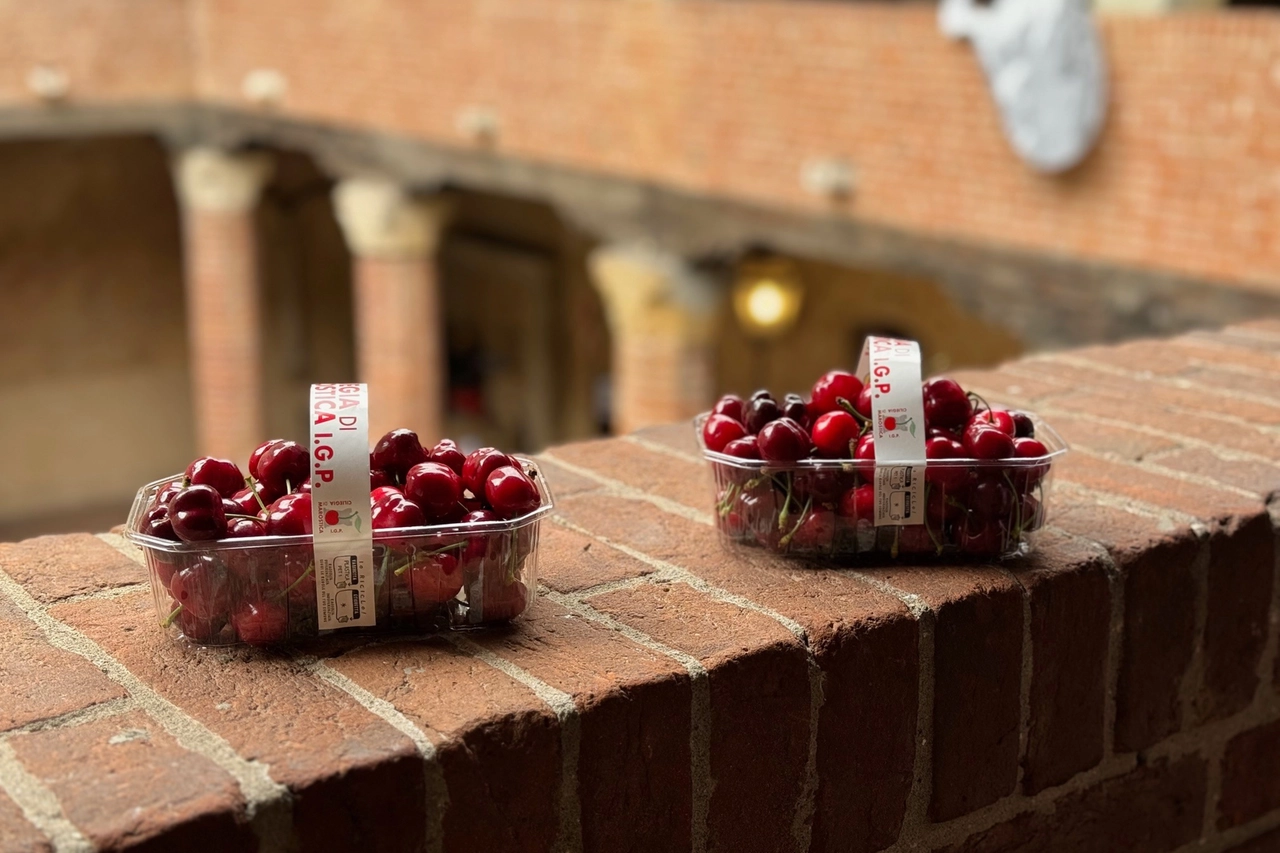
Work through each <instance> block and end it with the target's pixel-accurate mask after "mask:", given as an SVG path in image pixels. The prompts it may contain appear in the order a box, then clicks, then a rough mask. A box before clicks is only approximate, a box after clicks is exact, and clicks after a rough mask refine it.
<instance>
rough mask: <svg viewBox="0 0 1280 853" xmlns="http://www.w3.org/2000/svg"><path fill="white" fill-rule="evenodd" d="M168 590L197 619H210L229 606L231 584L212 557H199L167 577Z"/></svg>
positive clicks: (219, 614)
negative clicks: (210, 558)
mask: <svg viewBox="0 0 1280 853" xmlns="http://www.w3.org/2000/svg"><path fill="white" fill-rule="evenodd" d="M169 594H170V595H172V596H173V598H174V600H175V601H177V602H178V603H179V604H181V605H182V609H183V610H185V611H187V612H189V613H191V614H192V615H193V616H195V617H197V618H199V619H213V618H215V617H218V616H221V615H223V614H225V613H226V612H227V611H228V610H229V609H230V607H231V584H230V583H229V580H228V578H227V575H226V572H225V571H224V570H223V569H222V567H221V566H219V565H218V564H216V563H214V562H213V561H212V560H200V561H199V562H196V563H194V564H192V565H189V566H187V567H186V568H184V569H182V570H181V571H179V572H177V573H175V574H174V576H173V577H172V578H170V579H169Z"/></svg>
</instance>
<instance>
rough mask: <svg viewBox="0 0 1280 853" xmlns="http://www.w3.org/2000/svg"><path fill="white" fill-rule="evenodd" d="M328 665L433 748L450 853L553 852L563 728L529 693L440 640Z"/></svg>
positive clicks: (363, 651) (367, 650) (358, 653)
mask: <svg viewBox="0 0 1280 853" xmlns="http://www.w3.org/2000/svg"><path fill="white" fill-rule="evenodd" d="M328 664H329V665H330V666H332V667H333V668H334V669H335V670H337V671H338V672H340V673H342V674H343V675H345V676H347V677H348V678H350V679H352V680H353V681H355V682H356V683H357V684H359V685H360V686H361V687H364V688H365V689H366V690H369V691H370V692H372V693H373V694H374V695H375V696H377V697H378V698H380V699H384V700H386V701H387V702H391V703H392V704H394V705H395V706H396V708H397V709H398V710H399V711H400V712H401V713H402V714H404V715H405V716H407V717H409V719H411V720H412V721H413V722H414V723H415V724H417V725H418V726H419V727H420V728H422V729H423V731H424V732H425V733H426V734H427V735H428V737H429V738H430V739H431V741H432V743H433V745H434V746H435V747H436V756H437V760H438V761H439V762H440V766H441V768H442V769H443V771H444V778H445V785H446V788H447V791H448V806H447V808H446V810H445V812H444V815H443V819H442V824H443V841H444V847H445V849H446V850H484V851H490V850H492V851H526V850H527V851H531V853H532V851H544V850H546V851H549V850H551V849H553V847H552V845H553V844H554V842H555V840H556V832H557V829H558V818H559V809H560V802H561V798H562V797H563V796H564V792H562V791H561V789H560V767H561V751H560V729H559V724H558V723H557V721H556V717H555V714H554V713H553V712H552V711H551V709H550V708H549V707H547V706H546V705H545V704H544V703H542V702H541V701H540V700H538V699H537V698H536V697H535V696H534V694H533V692H532V691H531V690H529V688H527V687H525V686H524V685H522V684H520V683H519V682H517V681H515V680H513V679H512V678H510V677H509V676H507V675H504V674H503V673H501V672H499V671H498V670H496V669H494V668H493V667H491V666H489V665H488V664H486V663H483V662H481V661H479V660H477V659H476V658H474V657H470V656H468V655H466V654H464V653H462V652H461V651H459V650H458V649H456V648H455V647H454V646H452V645H451V644H449V643H448V642H446V641H445V640H443V639H433V640H427V641H413V640H408V641H404V642H396V643H388V644H385V645H375V646H365V647H361V648H357V649H355V650H353V651H350V652H348V653H347V654H344V655H341V656H339V657H336V658H332V659H330V660H329V661H328Z"/></svg>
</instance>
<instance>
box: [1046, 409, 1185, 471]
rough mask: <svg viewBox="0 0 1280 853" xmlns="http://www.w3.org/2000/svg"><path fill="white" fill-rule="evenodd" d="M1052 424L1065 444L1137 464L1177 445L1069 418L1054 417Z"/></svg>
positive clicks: (1129, 430) (1163, 439) (1171, 441)
mask: <svg viewBox="0 0 1280 853" xmlns="http://www.w3.org/2000/svg"><path fill="white" fill-rule="evenodd" d="M1048 420H1049V424H1050V426H1052V427H1053V428H1054V429H1055V430H1057V432H1058V434H1059V435H1061V436H1062V437H1063V439H1065V440H1066V442H1067V444H1068V446H1071V447H1078V448H1086V447H1087V448H1088V449H1089V450H1091V451H1093V452H1095V453H1114V454H1117V455H1118V456H1121V457H1122V458H1125V459H1132V460H1138V459H1142V458H1143V457H1145V456H1149V455H1150V454H1152V453H1158V452H1160V451H1162V450H1175V449H1177V448H1178V447H1179V445H1178V443H1177V442H1175V441H1173V440H1171V439H1166V438H1160V437H1158V436H1154V435H1149V434H1147V433H1144V432H1138V431H1137V430H1132V429H1124V428H1123V427H1116V426H1108V425H1104V424H1098V423H1094V422H1093V421H1088V420H1085V419H1083V418H1077V417H1073V416H1071V415H1067V414H1059V413H1056V412H1055V413H1054V415H1053V417H1051V418H1049V419H1048Z"/></svg>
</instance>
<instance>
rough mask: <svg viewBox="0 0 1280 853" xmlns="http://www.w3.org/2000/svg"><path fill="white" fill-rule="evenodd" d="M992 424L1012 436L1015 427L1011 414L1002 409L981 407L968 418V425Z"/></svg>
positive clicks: (1015, 429) (1015, 430)
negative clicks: (980, 409) (981, 408)
mask: <svg viewBox="0 0 1280 853" xmlns="http://www.w3.org/2000/svg"><path fill="white" fill-rule="evenodd" d="M975 425H981V426H993V427H995V428H996V429H998V430H1000V431H1001V432H1002V433H1004V434H1005V435H1007V436H1009V437H1010V438H1013V435H1014V433H1015V432H1017V428H1016V427H1015V426H1014V424H1013V416H1012V415H1010V414H1009V413H1008V412H1006V411H1005V410H1004V409H983V410H982V411H981V412H978V413H977V414H976V415H974V416H973V417H972V418H970V419H969V426H971V427H972V426H975Z"/></svg>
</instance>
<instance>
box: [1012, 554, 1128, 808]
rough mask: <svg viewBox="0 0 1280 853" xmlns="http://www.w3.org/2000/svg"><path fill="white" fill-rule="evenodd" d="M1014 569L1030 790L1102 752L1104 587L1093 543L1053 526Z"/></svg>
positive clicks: (1062, 777)
mask: <svg viewBox="0 0 1280 853" xmlns="http://www.w3.org/2000/svg"><path fill="white" fill-rule="evenodd" d="M1013 571H1014V573H1015V576H1016V577H1017V579H1018V582H1019V583H1020V584H1021V585H1022V586H1023V588H1024V589H1025V591H1026V595H1027V596H1028V598H1029V607H1030V639H1031V650H1030V651H1031V684H1030V686H1029V706H1028V714H1029V719H1028V731H1027V750H1026V754H1025V755H1024V756H1023V761H1022V766H1023V777H1022V787H1023V790H1024V791H1025V792H1026V793H1028V794H1036V793H1038V792H1039V791H1042V790H1044V789H1045V788H1049V787H1052V786H1054V785H1060V784H1062V783H1063V782H1066V781H1067V780H1068V779H1070V778H1071V777H1072V776H1073V775H1075V774H1076V773H1079V772H1080V771H1082V770H1087V769H1089V768H1090V767H1092V766H1094V765H1095V764H1097V763H1098V761H1100V760H1101V759H1102V750H1103V715H1104V705H1105V702H1106V681H1107V643H1108V635H1109V634H1110V629H1111V590H1110V585H1109V583H1108V579H1107V573H1106V567H1105V566H1104V565H1103V560H1102V558H1101V557H1100V552H1099V550H1096V549H1093V548H1090V547H1088V546H1086V545H1084V544H1082V543H1081V542H1080V541H1079V540H1073V539H1070V538H1068V537H1065V536H1062V535H1059V534H1055V533H1054V532H1052V531H1047V532H1045V533H1044V534H1042V535H1041V536H1040V538H1039V540H1038V542H1037V550H1036V551H1035V552H1034V554H1033V555H1032V556H1031V557H1029V558H1027V559H1025V560H1023V561H1021V563H1020V564H1019V565H1017V566H1015V567H1013Z"/></svg>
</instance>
